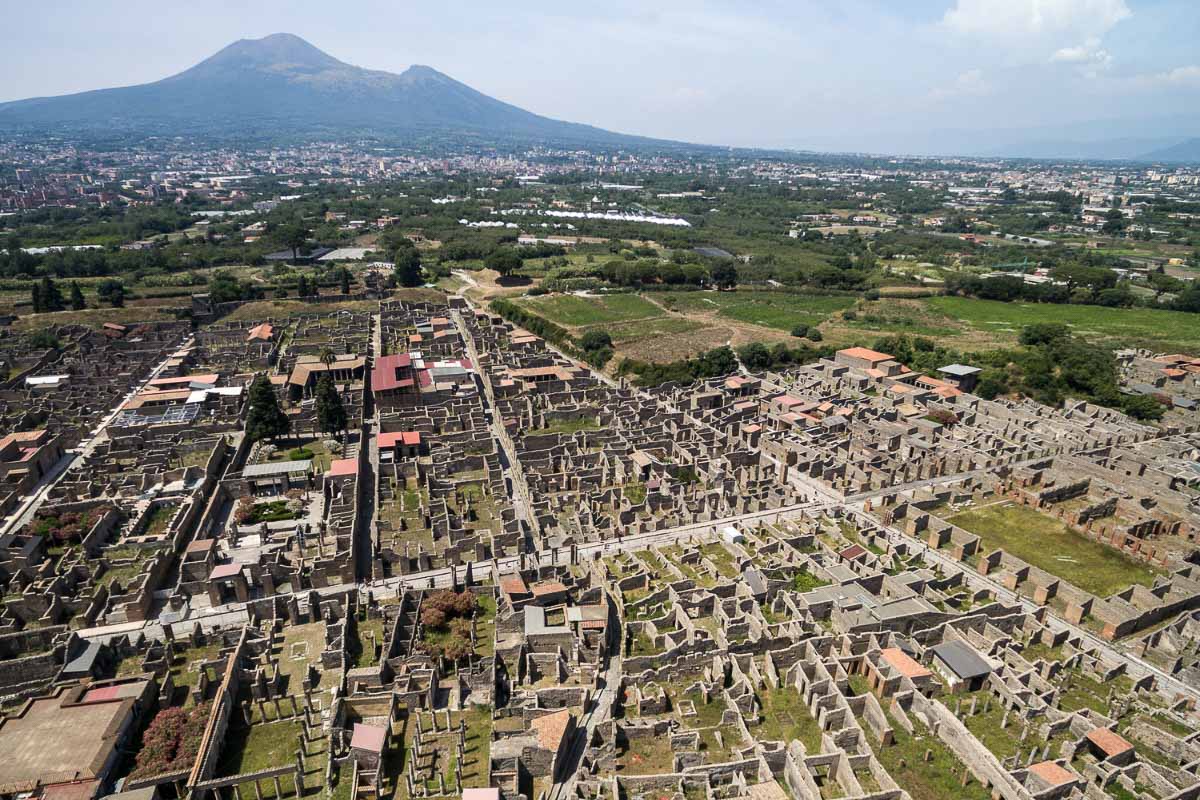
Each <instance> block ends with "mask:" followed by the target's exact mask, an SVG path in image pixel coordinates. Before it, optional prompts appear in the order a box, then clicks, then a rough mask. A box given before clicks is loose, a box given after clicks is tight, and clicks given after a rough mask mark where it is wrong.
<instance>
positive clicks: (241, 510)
mask: <svg viewBox="0 0 1200 800" xmlns="http://www.w3.org/2000/svg"><path fill="white" fill-rule="evenodd" d="M302 516H303V513H302V512H301V511H299V510H297V509H294V508H292V506H291V501H288V500H270V501H268V502H265V503H253V504H252V505H248V504H247V503H246V501H245V500H243V501H242V503H241V505H239V506H238V513H237V523H238V524H239V525H261V524H262V523H264V522H284V521H287V520H294V519H300V518H301V517H302Z"/></svg>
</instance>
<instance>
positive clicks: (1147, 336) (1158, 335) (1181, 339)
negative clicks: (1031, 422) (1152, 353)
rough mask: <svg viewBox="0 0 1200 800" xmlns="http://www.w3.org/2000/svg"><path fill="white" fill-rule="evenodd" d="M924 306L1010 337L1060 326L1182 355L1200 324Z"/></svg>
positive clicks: (1133, 311) (1014, 306)
mask: <svg viewBox="0 0 1200 800" xmlns="http://www.w3.org/2000/svg"><path fill="white" fill-rule="evenodd" d="M924 302H925V303H926V304H927V305H928V306H929V307H930V308H932V309H934V310H935V311H938V312H940V313H942V314H944V315H946V316H949V317H953V318H955V319H959V320H962V321H963V322H964V323H966V324H967V325H970V326H971V327H973V328H976V329H978V330H984V331H990V332H1000V333H1009V334H1010V335H1014V334H1015V333H1016V332H1019V331H1020V329H1021V328H1022V327H1024V326H1025V325H1032V324H1035V323H1038V322H1063V323H1066V324H1067V325H1070V326H1071V329H1072V331H1073V332H1074V333H1076V334H1079V335H1082V336H1087V337H1089V338H1099V339H1111V340H1114V341H1115V342H1119V343H1122V344H1128V345H1135V344H1145V345H1147V346H1149V347H1151V348H1160V349H1167V350H1176V349H1178V350H1184V351H1187V350H1191V349H1195V348H1196V346H1197V345H1200V325H1197V320H1196V315H1195V314H1188V313H1185V312H1182V311H1160V310H1158V309H1151V308H1104V307H1101V306H1072V305H1053V304H1049V303H1003V302H1000V301H998V300H978V299H975V298H970V297H930V298H928V299H926V300H925V301H924Z"/></svg>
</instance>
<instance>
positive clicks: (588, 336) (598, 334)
mask: <svg viewBox="0 0 1200 800" xmlns="http://www.w3.org/2000/svg"><path fill="white" fill-rule="evenodd" d="M612 344H613V340H612V336H611V335H609V333H608V331H600V330H591V331H588V332H587V333H585V334H583V336H582V337H580V339H579V346H580V347H582V348H583V349H584V350H589V351H590V350H603V349H605V348H611V347H612Z"/></svg>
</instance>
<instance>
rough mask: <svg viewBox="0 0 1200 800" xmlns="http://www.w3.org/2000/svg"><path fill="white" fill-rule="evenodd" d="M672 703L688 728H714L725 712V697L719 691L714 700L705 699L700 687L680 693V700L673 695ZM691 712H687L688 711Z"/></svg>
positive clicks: (719, 722)
mask: <svg viewBox="0 0 1200 800" xmlns="http://www.w3.org/2000/svg"><path fill="white" fill-rule="evenodd" d="M671 705H672V706H673V707H674V708H675V713H676V714H678V715H679V718H680V720H681V721H682V722H683V724H684V726H685V727H688V728H712V727H715V726H717V725H720V724H721V716H722V715H723V714H724V713H725V699H724V698H723V697H721V696H720V694H719V693H717V694H714V695H713V697H712V700H705V699H704V694H703V693H702V692H701V691H700V690H699V689H694V690H692V691H689V692H685V693H684V694H682V695H680V696H679V698H678V700H676V698H675V696H674V695H673V694H672V695H671ZM689 711H690V712H691V713H687V712H689Z"/></svg>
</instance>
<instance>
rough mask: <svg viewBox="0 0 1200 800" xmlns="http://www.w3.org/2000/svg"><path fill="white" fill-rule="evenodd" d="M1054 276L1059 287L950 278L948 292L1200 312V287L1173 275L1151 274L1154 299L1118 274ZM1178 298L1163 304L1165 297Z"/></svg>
mask: <svg viewBox="0 0 1200 800" xmlns="http://www.w3.org/2000/svg"><path fill="white" fill-rule="evenodd" d="M1050 276H1051V278H1052V279H1054V280H1055V281H1056V283H1039V284H1029V283H1025V281H1024V280H1023V279H1022V278H1021V276H1020V275H998V276H995V277H991V278H981V277H979V276H977V275H950V276H948V277H947V279H946V291H947V292H948V293H950V294H960V295H966V296H970V297H978V298H980V299H983V300H1000V301H1004V302H1009V301H1012V300H1024V301H1028V302H1034V303H1063V304H1065V303H1074V304H1081V305H1100V306H1108V307H1113V308H1117V307H1120V308H1127V307H1129V306H1135V305H1146V306H1151V307H1155V306H1157V307H1161V308H1166V309H1171V310H1175V311H1190V312H1200V286H1195V285H1190V284H1188V283H1187V282H1185V281H1181V280H1178V279H1177V278H1172V277H1171V276H1169V275H1163V274H1160V273H1151V274H1150V276H1149V277H1148V279H1147V285H1148V287H1149V288H1150V289H1151V290H1152V291H1153V292H1154V294H1153V298H1152V299H1151V298H1149V297H1146V298H1143V297H1139V296H1138V295H1137V294H1135V293H1134V292H1133V290H1132V288H1131V287H1130V285H1129V284H1126V283H1118V282H1117V276H1116V274H1115V273H1114V272H1113V271H1112V270H1110V269H1107V268H1104V267H1087V266H1082V265H1072V266H1062V267H1056V268H1055V269H1054V270H1052V271H1051V273H1050ZM1167 293H1172V294H1174V297H1172V298H1171V299H1170V300H1169V301H1166V302H1163V300H1162V296H1163V295H1164V294H1167Z"/></svg>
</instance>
